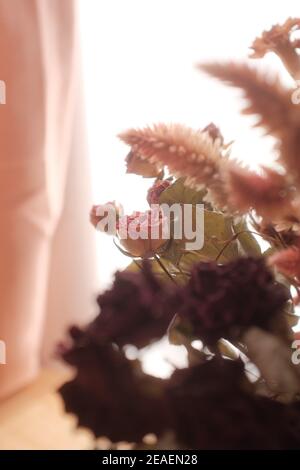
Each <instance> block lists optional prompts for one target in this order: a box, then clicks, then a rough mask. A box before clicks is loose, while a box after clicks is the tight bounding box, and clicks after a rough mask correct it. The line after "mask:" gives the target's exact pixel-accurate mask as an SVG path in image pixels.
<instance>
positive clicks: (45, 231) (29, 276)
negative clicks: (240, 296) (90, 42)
mask: <svg viewBox="0 0 300 470" xmlns="http://www.w3.org/2000/svg"><path fill="white" fill-rule="evenodd" d="M75 5H76V2H75V0H0V80H3V81H4V82H5V84H6V104H1V105H0V340H2V341H5V343H6V352H7V364H6V365H0V397H2V396H6V395H8V394H10V393H12V392H13V391H15V390H17V389H18V388H19V387H21V386H23V385H24V384H26V383H28V382H29V381H30V380H32V379H33V378H34V377H35V376H36V374H37V372H38V370H39V367H40V363H41V360H42V359H43V360H44V361H47V360H49V358H51V356H52V354H53V350H54V345H55V342H56V341H57V340H58V339H60V338H61V337H63V332H64V330H65V328H66V327H67V326H68V325H69V324H71V323H73V322H76V323H78V322H85V321H87V320H88V319H89V317H90V316H91V315H92V314H93V305H94V304H93V300H94V295H95V292H96V288H97V287H96V270H95V263H94V252H95V251H94V238H93V237H94V234H93V232H92V230H91V229H90V228H89V225H88V216H87V214H88V210H89V207H90V204H91V194H90V184H89V171H88V165H87V155H86V148H85V142H84V133H83V128H84V122H83V113H82V108H81V99H80V96H81V92H80V77H79V73H78V72H79V64H78V44H77V37H76V15H75Z"/></svg>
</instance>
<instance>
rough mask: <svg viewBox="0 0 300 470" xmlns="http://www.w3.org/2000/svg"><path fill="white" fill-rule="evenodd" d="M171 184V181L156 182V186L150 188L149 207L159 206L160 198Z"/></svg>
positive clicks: (148, 195)
mask: <svg viewBox="0 0 300 470" xmlns="http://www.w3.org/2000/svg"><path fill="white" fill-rule="evenodd" d="M171 184H172V183H171V181H170V180H157V181H155V182H154V184H153V185H152V186H151V188H149V190H148V194H147V201H148V203H149V205H150V206H151V205H152V204H159V196H160V195H161V193H163V192H164V190H165V189H167V188H168V187H169V186H170V185H171Z"/></svg>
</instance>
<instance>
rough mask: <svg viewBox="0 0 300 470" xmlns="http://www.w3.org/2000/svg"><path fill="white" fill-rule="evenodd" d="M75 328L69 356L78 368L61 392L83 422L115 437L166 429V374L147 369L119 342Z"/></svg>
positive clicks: (68, 408)
mask: <svg viewBox="0 0 300 470" xmlns="http://www.w3.org/2000/svg"><path fill="white" fill-rule="evenodd" d="M71 334H72V336H73V339H74V343H73V345H72V347H71V348H69V349H68V350H67V351H65V352H64V354H63V359H64V360H65V361H66V362H67V363H69V364H71V365H72V366H73V367H76V370H77V373H76V376H75V378H74V379H73V380H72V381H70V382H68V383H66V384H64V385H63V386H62V387H61V389H60V394H61V395H62V397H63V400H64V403H65V408H66V411H67V412H70V413H73V414H75V415H76V416H77V418H78V425H79V426H83V427H87V428H88V429H90V430H91V431H92V432H93V433H94V435H95V436H96V437H101V436H106V437H108V438H109V439H110V440H111V441H113V442H118V441H128V442H140V441H141V440H142V439H143V437H144V436H145V435H146V434H148V433H156V434H157V435H160V434H161V433H162V432H163V431H164V430H165V428H166V427H168V426H169V416H168V407H167V406H166V403H165V401H164V400H165V395H164V387H163V385H164V382H163V380H161V379H157V378H155V377H151V376H149V375H146V374H144V373H143V372H142V370H141V368H140V366H139V363H138V361H130V360H128V359H127V358H126V357H125V356H124V354H123V352H122V351H121V350H119V349H118V348H117V347H116V346H112V345H108V344H106V345H98V344H96V343H95V342H94V341H93V340H92V339H91V337H90V336H89V335H87V334H86V333H85V332H82V331H81V330H79V329H76V331H75V329H74V328H73V329H72V332H71ZM158 416H159V419H157V417H158Z"/></svg>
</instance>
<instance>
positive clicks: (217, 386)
mask: <svg viewBox="0 0 300 470" xmlns="http://www.w3.org/2000/svg"><path fill="white" fill-rule="evenodd" d="M243 369H244V368H243V365H242V362H240V361H238V362H236V361H230V360H224V359H221V358H217V359H213V360H210V361H207V362H206V363H204V364H200V365H197V366H194V367H190V368H187V369H182V370H177V371H176V372H174V374H173V376H172V377H171V379H170V382H169V386H168V391H167V393H168V398H169V401H170V404H171V406H172V408H173V410H174V416H175V418H176V424H175V431H176V436H177V440H178V441H179V442H180V443H182V445H184V446H186V447H187V448H189V449H206V450H207V449H234V450H239V449H291V448H297V447H299V445H300V429H299V426H298V427H297V425H296V423H297V420H298V421H299V419H300V412H299V410H298V409H296V408H295V406H293V407H292V406H290V405H283V404H281V403H278V402H275V401H273V400H270V399H268V398H262V397H258V396H254V395H253V394H251V393H250V392H251V387H250V384H249V383H248V384H247V379H246V377H245V374H244V372H243Z"/></svg>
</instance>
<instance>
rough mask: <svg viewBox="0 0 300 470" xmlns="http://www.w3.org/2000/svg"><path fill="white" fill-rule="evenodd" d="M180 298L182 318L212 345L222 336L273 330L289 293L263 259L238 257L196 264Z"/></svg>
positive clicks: (229, 336) (233, 336) (230, 336)
mask: <svg viewBox="0 0 300 470" xmlns="http://www.w3.org/2000/svg"><path fill="white" fill-rule="evenodd" d="M181 299H182V302H181V307H180V309H179V312H178V313H179V315H180V317H181V318H183V319H186V320H188V321H189V322H190V323H191V324H192V327H193V332H194V334H195V335H197V336H199V337H200V339H202V340H203V341H204V342H205V343H206V344H209V345H213V344H215V343H216V341H217V340H218V339H220V338H222V337H224V338H228V339H230V338H234V339H237V338H238V337H239V335H240V334H241V332H242V331H243V330H245V329H246V328H247V327H250V326H258V327H260V328H263V329H270V327H271V324H272V322H273V320H274V317H275V316H276V315H277V314H278V313H279V312H280V310H281V309H282V308H283V306H284V304H285V302H286V301H287V299H288V294H287V291H286V289H285V287H284V286H282V285H280V284H276V283H275V281H274V278H273V276H272V274H271V272H270V271H269V270H268V269H267V267H266V265H265V262H264V260H263V259H262V258H239V259H237V260H234V261H232V262H230V263H227V264H225V265H218V264H216V263H215V262H208V263H199V264H197V265H196V266H195V267H194V269H193V270H192V276H191V279H190V281H189V282H188V283H187V285H186V286H184V287H183V288H182V291H181Z"/></svg>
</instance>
